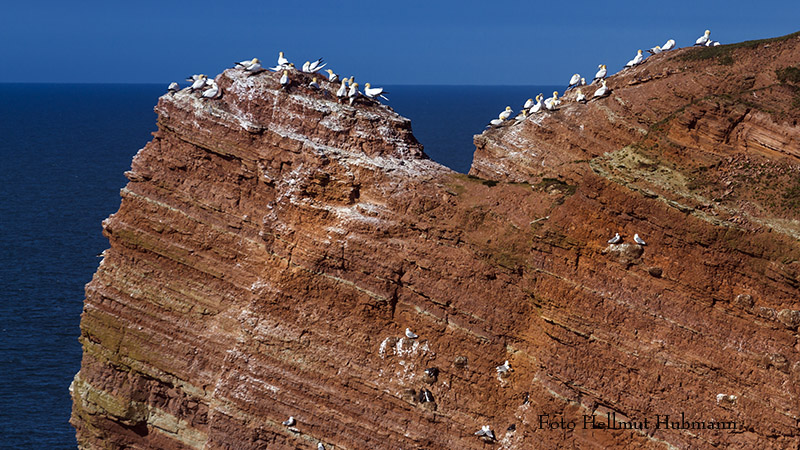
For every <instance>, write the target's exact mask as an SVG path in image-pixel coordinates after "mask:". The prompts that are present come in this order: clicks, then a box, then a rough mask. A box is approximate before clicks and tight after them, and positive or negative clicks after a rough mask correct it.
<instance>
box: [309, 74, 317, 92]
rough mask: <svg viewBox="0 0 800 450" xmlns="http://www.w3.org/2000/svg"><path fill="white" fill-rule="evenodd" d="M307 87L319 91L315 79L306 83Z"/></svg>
mask: <svg viewBox="0 0 800 450" xmlns="http://www.w3.org/2000/svg"><path fill="white" fill-rule="evenodd" d="M308 87H312V88H314V89H319V83H317V77H314V78H312V79H311V83H308Z"/></svg>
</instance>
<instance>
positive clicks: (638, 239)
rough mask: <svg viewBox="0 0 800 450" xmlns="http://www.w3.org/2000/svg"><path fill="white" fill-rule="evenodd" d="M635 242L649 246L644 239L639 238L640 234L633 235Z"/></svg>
mask: <svg viewBox="0 0 800 450" xmlns="http://www.w3.org/2000/svg"><path fill="white" fill-rule="evenodd" d="M633 241H634V242H636V243H637V244H639V245H647V242H645V241H644V239H642V238H640V237H639V233H635V234H634V235H633Z"/></svg>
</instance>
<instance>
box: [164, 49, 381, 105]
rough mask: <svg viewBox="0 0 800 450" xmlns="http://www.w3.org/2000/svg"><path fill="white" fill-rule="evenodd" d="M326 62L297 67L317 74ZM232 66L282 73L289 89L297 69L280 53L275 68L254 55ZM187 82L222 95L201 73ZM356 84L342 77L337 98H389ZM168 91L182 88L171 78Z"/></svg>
mask: <svg viewBox="0 0 800 450" xmlns="http://www.w3.org/2000/svg"><path fill="white" fill-rule="evenodd" d="M327 65H328V63H325V62H323V60H322V58H320V59H318V60H316V61H313V62H312V61H306V62H305V63H303V65H302V67H301V68H300V72H302V73H307V74H317V73H318V72H319V71H320V70H322V68H324V67H325V66H327ZM233 68H234V69H241V70H242V71H244V72H246V73H247V75H248V76H249V75H255V74H258V73H261V72H264V71H265V70H270V71H272V72H283V74H282V75H281V77H280V80H279V83H280V85H281V87H282V88H288V87H289V86H290V85H291V84H292V77H291V76H290V75H289V74H290V73H291V72H293V71H295V70H297V69H296V68H295V65H294V63H290V62H289V60H288V59H286V57H285V56H284V54H283V52H278V64H277V65H276V66H275V67H269V68H267V69H265V68H264V67H263V66H262V65H261V60H259V59H258V58H253V59H249V60H245V61H239V62H237V63H236V64H235V65H234V66H233ZM325 72H326V73H327V74H328V81H329V82H331V83H336V82H337V81H340V80H339V75H337V74H335V73H334V72H333V71H332V70H331V69H327V70H325ZM186 81H190V82H191V84H190V85H189V86H187V87H185V88H184V89H188V90H189V91H190V92H196V91H200V97H201V98H218V97H219V96H220V95H222V89H220V87H219V85H217V82H216V81H215V80H214V79H213V78H208V77H207V76H206V75H204V74H196V75H192V76H191V77H189V78H187V79H186ZM358 86H359V85H358V83H356V82H355V77H354V76H351V77H349V78H343V79H342V80H341V84H340V86H339V89H337V91H336V97H337V98H338V99H339V101H345V100H348V101H349V104H350V105H352V104H353V102H355V100H356V99H357V98H358V97H359V96H361V95H363V96H365V97H367V98H369V99H372V100H377V99H378V98H382V99H384V100H387V101H388V100H389V99H388V98H387V97H386V96H385V95H384V94H388V92H386V91H384V90H383V88H374V87H372V85H371V84H369V83H365V84H364V92H363V93H362V92H361V91H360V90H359V89H358ZM308 87H310V88H313V89H318V90H321V89H322V87H321V86H320V84H319V79H318V78H317V77H313V78H312V79H311V82H310V83H308ZM168 90H169V92H171V93H174V92H178V91H179V90H181V87H180V85H178V83H176V82H174V81H173V82H172V83H170V85H169V88H168Z"/></svg>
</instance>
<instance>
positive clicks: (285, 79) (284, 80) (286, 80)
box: [280, 70, 291, 87]
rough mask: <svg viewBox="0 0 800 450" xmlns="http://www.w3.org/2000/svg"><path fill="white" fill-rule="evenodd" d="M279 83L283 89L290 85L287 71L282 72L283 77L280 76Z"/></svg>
mask: <svg viewBox="0 0 800 450" xmlns="http://www.w3.org/2000/svg"><path fill="white" fill-rule="evenodd" d="M280 83H281V86H283V87H286V86H288V85H289V83H291V80H289V71H288V70H284V71H283V75H281V80H280Z"/></svg>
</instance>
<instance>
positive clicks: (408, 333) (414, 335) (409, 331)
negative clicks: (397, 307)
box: [406, 328, 419, 339]
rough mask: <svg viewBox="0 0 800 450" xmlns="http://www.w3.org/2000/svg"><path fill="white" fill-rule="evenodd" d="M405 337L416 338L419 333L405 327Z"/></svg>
mask: <svg viewBox="0 0 800 450" xmlns="http://www.w3.org/2000/svg"><path fill="white" fill-rule="evenodd" d="M406 337H407V338H409V339H416V338H418V337H419V335H417V334H416V333H414V332H413V331H411V328H406Z"/></svg>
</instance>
